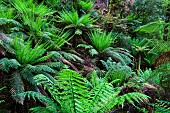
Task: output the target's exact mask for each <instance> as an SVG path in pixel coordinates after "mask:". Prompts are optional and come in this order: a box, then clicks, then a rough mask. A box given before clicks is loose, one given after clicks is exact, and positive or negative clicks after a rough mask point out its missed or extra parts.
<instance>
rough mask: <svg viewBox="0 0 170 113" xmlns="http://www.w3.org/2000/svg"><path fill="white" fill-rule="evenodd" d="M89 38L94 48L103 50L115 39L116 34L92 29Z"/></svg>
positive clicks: (99, 50)
mask: <svg viewBox="0 0 170 113" xmlns="http://www.w3.org/2000/svg"><path fill="white" fill-rule="evenodd" d="M89 38H90V40H91V42H92V45H93V46H94V47H95V49H96V50H97V51H98V52H103V50H105V49H106V48H108V47H110V46H111V43H112V41H114V40H115V38H116V36H113V34H112V32H110V33H108V34H106V32H99V31H94V32H93V33H90V34H89Z"/></svg>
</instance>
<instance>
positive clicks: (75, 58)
mask: <svg viewBox="0 0 170 113" xmlns="http://www.w3.org/2000/svg"><path fill="white" fill-rule="evenodd" d="M59 53H60V55H61V56H63V57H64V58H65V59H68V60H71V61H77V62H84V60H83V59H82V58H80V57H79V56H78V55H75V54H73V53H67V52H64V51H60V52H59Z"/></svg>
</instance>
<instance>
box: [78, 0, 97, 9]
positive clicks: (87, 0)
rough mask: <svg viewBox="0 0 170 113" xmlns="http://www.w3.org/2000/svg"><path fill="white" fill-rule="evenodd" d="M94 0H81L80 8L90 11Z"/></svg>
mask: <svg viewBox="0 0 170 113" xmlns="http://www.w3.org/2000/svg"><path fill="white" fill-rule="evenodd" d="M93 5H94V1H91V0H80V1H79V2H78V9H81V10H82V11H85V12H86V11H90V10H91V9H92V8H93Z"/></svg>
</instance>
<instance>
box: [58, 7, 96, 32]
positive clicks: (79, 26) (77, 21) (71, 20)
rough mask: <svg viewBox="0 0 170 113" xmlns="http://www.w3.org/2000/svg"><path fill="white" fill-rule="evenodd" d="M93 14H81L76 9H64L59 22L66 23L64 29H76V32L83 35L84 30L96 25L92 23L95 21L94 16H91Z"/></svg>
mask: <svg viewBox="0 0 170 113" xmlns="http://www.w3.org/2000/svg"><path fill="white" fill-rule="evenodd" d="M90 16H91V14H90V13H88V14H84V15H81V16H79V15H78V12H77V11H76V10H75V9H72V11H67V10H65V11H62V12H59V16H57V18H58V22H59V23H62V24H64V26H65V27H64V29H71V28H74V29H75V34H78V35H81V34H82V30H84V29H92V28H93V27H94V26H93V25H92V23H94V22H95V20H94V19H93V18H91V17H90Z"/></svg>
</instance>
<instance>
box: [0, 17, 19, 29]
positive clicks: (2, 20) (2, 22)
mask: <svg viewBox="0 0 170 113" xmlns="http://www.w3.org/2000/svg"><path fill="white" fill-rule="evenodd" d="M7 24H12V25H15V26H19V27H22V25H21V24H20V23H19V22H17V21H15V20H13V19H7V18H0V26H2V25H7Z"/></svg>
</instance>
